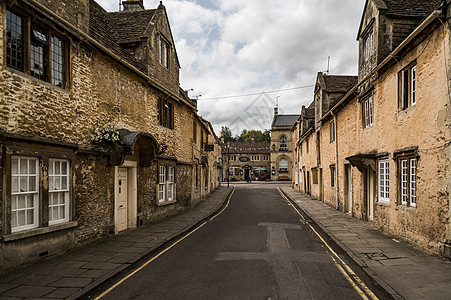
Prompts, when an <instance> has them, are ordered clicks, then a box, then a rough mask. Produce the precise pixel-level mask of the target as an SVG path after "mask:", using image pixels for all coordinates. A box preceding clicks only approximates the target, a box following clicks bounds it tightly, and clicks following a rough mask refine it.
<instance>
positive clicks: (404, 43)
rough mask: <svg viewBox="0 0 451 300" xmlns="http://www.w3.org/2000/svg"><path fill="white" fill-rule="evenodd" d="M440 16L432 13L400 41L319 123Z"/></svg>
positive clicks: (434, 12)
mask: <svg viewBox="0 0 451 300" xmlns="http://www.w3.org/2000/svg"><path fill="white" fill-rule="evenodd" d="M441 14H442V12H441V11H440V10H435V11H433V12H432V13H431V14H430V15H429V16H428V17H427V18H426V19H425V20H424V21H423V22H422V23H421V24H420V25H419V26H418V27H417V28H415V30H414V31H412V33H411V34H409V36H408V37H407V38H405V39H404V41H402V43H401V44H399V46H398V47H396V49H395V50H393V51H392V52H391V53H390V54H389V55H388V56H387V57H386V58H385V59H384V60H383V61H382V62H381V63H380V64H379V65H378V66H377V67H376V68H375V69H374V70H373V71H371V73H370V74H368V75H367V76H365V77H364V78H363V79H362V80H360V82H359V83H357V85H356V86H354V87H353V88H351V89H350V90H349V92H348V93H346V95H344V97H343V98H342V99H341V100H340V101H338V103H337V104H335V105H334V107H332V108H331V109H330V110H329V111H328V112H327V113H326V114H325V115H324V116H323V117H322V118H321V119H320V121H323V120H324V119H326V118H327V117H328V116H329V115H333V114H332V112H333V111H334V110H336V109H337V108H338V107H339V106H340V105H342V104H343V102H345V101H346V100H347V98H348V97H349V96H350V95H351V94H352V93H354V91H355V90H356V89H358V88H359V87H360V86H361V85H362V84H363V83H364V82H366V80H367V79H368V78H370V77H371V76H373V75H374V74H375V73H377V72H379V71H380V70H381V69H382V68H383V67H384V66H385V65H387V64H388V63H389V62H390V61H391V60H392V59H393V58H395V56H396V54H398V53H399V52H401V50H402V49H403V48H404V47H406V46H407V44H409V43H410V42H411V41H412V40H413V39H414V38H415V37H416V36H417V35H418V34H419V33H420V32H421V31H423V30H424V29H425V28H426V27H427V26H428V25H430V24H431V23H432V21H434V20H435V18H438V17H439V16H440V15H441Z"/></svg>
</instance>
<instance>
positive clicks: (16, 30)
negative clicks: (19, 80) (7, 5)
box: [6, 10, 23, 71]
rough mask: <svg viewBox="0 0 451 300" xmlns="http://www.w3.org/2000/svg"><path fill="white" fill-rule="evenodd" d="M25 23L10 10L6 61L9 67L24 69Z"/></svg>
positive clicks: (7, 16)
mask: <svg viewBox="0 0 451 300" xmlns="http://www.w3.org/2000/svg"><path fill="white" fill-rule="evenodd" d="M22 28H23V21H22V18H21V17H20V16H18V15H16V14H14V13H12V12H10V11H9V10H7V11H6V49H7V51H6V58H7V59H6V61H7V65H8V67H11V68H14V69H17V70H20V71H22V69H23V34H22Z"/></svg>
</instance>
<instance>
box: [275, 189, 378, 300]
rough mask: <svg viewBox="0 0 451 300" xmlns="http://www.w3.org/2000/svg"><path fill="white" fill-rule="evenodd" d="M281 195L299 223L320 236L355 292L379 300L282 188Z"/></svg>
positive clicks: (367, 299) (365, 297) (366, 297)
mask: <svg viewBox="0 0 451 300" xmlns="http://www.w3.org/2000/svg"><path fill="white" fill-rule="evenodd" d="M277 190H278V191H279V193H280V195H281V196H282V197H283V198H284V199H285V200H286V201H287V203H288V205H289V206H291V207H292V208H293V209H294V211H295V212H296V213H297V214H298V215H299V216H300V217H301V219H299V221H301V223H302V224H304V225H308V226H309V227H310V229H311V230H312V231H313V232H314V233H315V234H316V236H318V238H319V239H320V240H321V242H322V243H323V244H324V245H325V246H326V247H327V249H329V251H330V253H332V255H331V256H330V257H331V258H332V260H333V261H334V263H335V266H336V267H337V269H338V270H339V271H340V273H341V274H343V276H344V277H345V278H346V280H347V281H348V282H349V284H350V285H351V286H352V287H353V288H354V290H355V291H356V292H357V293H358V294H359V295H360V297H362V299H365V300H369V299H371V300H376V299H379V298H377V296H376V295H375V294H374V293H373V292H372V291H371V290H370V289H369V288H368V287H367V286H366V284H365V283H363V281H362V280H361V279H360V278H359V276H357V274H355V273H354V271H353V270H352V269H351V268H350V267H349V266H348V265H347V264H346V263H345V262H344V261H343V260H342V259H341V258H340V256H338V254H337V253H336V252H335V251H334V250H333V249H332V248H331V247H330V246H329V244H328V243H327V242H326V241H325V240H324V239H323V237H322V236H321V235H320V234H319V233H318V232H317V231H316V230H315V228H313V226H312V225H310V224H309V223H308V222H307V221H306V220H305V218H304V216H303V215H302V214H301V213H300V212H299V210H298V209H297V208H296V207H295V206H294V205H293V204H292V203H291V201H290V200H289V199H288V198H287V197H286V196H285V194H284V193H283V192H282V190H281V189H280V188H277Z"/></svg>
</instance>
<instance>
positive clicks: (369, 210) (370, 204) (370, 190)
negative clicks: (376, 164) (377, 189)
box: [366, 169, 375, 221]
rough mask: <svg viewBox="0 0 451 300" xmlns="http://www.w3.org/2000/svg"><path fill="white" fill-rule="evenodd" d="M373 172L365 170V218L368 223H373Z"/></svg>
mask: <svg viewBox="0 0 451 300" xmlns="http://www.w3.org/2000/svg"><path fill="white" fill-rule="evenodd" d="M374 177H375V176H374V172H373V171H372V170H371V169H367V176H366V178H367V185H366V187H367V189H366V193H367V196H366V199H367V218H368V221H373V218H374V214H373V211H374Z"/></svg>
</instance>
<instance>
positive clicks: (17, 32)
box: [6, 10, 67, 88]
mask: <svg viewBox="0 0 451 300" xmlns="http://www.w3.org/2000/svg"><path fill="white" fill-rule="evenodd" d="M29 19H30V18H28V17H22V16H19V15H17V14H16V13H14V12H12V11H10V10H7V11H6V32H7V46H6V58H7V59H6V60H7V65H8V67H10V68H13V69H16V70H19V71H22V72H25V73H27V74H29V75H31V76H33V77H35V78H38V79H40V80H43V81H48V82H50V83H51V84H53V85H55V86H58V87H61V88H64V87H65V73H66V70H65V68H66V60H65V48H66V47H67V46H66V45H65V42H64V41H63V40H62V39H61V38H59V37H57V36H56V35H55V33H54V32H53V31H52V30H50V29H45V28H43V27H41V26H38V25H37V24H35V23H33V22H27V21H28V20H29ZM33 21H34V19H33ZM24 24H30V25H26V26H27V28H24ZM28 26H30V27H28ZM28 41H29V42H28ZM28 50H29V51H28ZM28 54H29V55H28ZM26 59H28V62H29V64H25V60H26ZM25 66H27V68H24V67H25Z"/></svg>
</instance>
